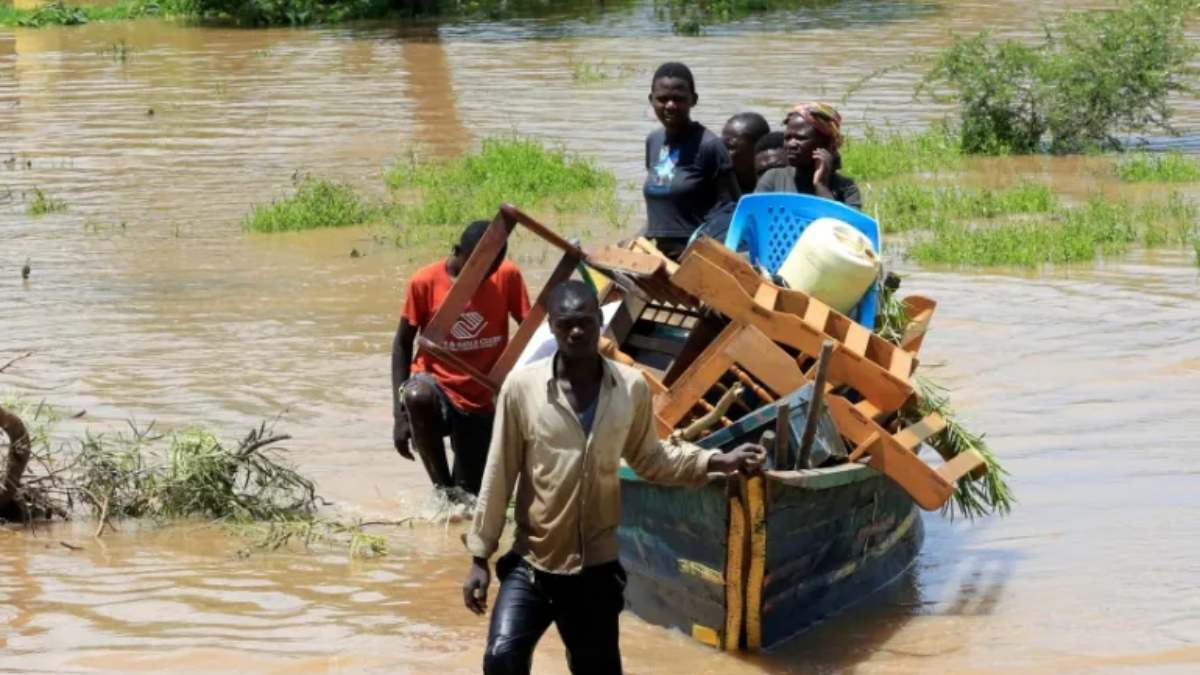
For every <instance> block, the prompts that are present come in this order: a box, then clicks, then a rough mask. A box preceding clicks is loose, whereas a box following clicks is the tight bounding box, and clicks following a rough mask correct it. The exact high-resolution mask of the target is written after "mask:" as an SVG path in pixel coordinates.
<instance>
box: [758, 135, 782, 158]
mask: <svg viewBox="0 0 1200 675" xmlns="http://www.w3.org/2000/svg"><path fill="white" fill-rule="evenodd" d="M783 139H784V136H783V132H782V131H772V132H771V133H769V134H766V135H765V136H763V137H762V138H760V139H758V142H757V143H755V144H754V154H758V153H760V152H766V151H767V150H778V149H780V148H782V147H783Z"/></svg>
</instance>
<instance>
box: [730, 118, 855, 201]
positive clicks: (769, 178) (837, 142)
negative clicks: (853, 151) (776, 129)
mask: <svg viewBox="0 0 1200 675" xmlns="http://www.w3.org/2000/svg"><path fill="white" fill-rule="evenodd" d="M784 124H786V125H787V130H786V131H785V132H784V149H785V150H787V156H788V164H789V166H787V167H786V168H782V169H770V170H769V171H767V172H766V173H764V174H763V175H762V178H760V179H759V180H758V187H757V188H755V190H754V191H755V192H797V193H800V194H809V195H816V196H818V197H824V198H825V199H833V200H835V201H839V202H842V203H843V204H845V205H846V206H852V207H854V208H856V209H862V197H861V196H860V195H859V192H858V186H857V185H855V184H854V181H852V180H850V179H849V178H847V177H845V176H843V175H841V174H840V173H838V166H839V164H840V157H839V156H838V154H837V151H838V148H839V147H840V146H841V144H842V128H841V127H842V116H841V115H839V114H838V112H837V111H836V110H834V109H833V107H832V106H830V105H829V104H827V103H809V104H805V105H798V106H796V107H795V108H794V109H793V110H792V112H790V113H788V116H787V118H786V119H784Z"/></svg>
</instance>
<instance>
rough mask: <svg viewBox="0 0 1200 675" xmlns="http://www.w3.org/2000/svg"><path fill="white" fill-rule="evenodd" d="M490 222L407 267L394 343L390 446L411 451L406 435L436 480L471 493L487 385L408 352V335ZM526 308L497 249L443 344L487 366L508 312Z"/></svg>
mask: <svg viewBox="0 0 1200 675" xmlns="http://www.w3.org/2000/svg"><path fill="white" fill-rule="evenodd" d="M488 225H489V223H488V221H486V220H477V221H475V222H473V223H471V224H470V225H468V226H467V229H466V230H464V231H463V233H462V236H461V237H460V238H459V241H458V244H457V245H456V246H454V248H453V249H451V251H450V255H449V256H448V257H447V258H446V259H444V260H439V261H437V262H435V263H432V264H430V265H426V266H425V267H422V268H421V269H419V270H417V271H416V273H414V274H413V275H412V278H410V279H409V280H408V289H407V291H406V293H405V297H404V309H403V313H402V315H401V317H400V325H399V326H398V327H397V328H396V339H395V341H394V342H393V343H392V411H393V418H394V420H395V424H394V426H393V430H392V440H393V442H394V443H395V446H396V451H397V452H399V453H400V455H401V456H402V457H404V458H406V459H410V460H411V459H413V456H412V451H411V450H410V449H409V442H410V441H411V444H412V448H413V449H415V450H416V451H417V454H418V455H420V456H421V462H422V463H423V464H424V465H425V471H426V472H427V473H428V474H429V479H430V480H432V481H433V484H434V485H435V486H436V487H439V488H448V487H451V486H457V487H460V488H462V489H463V490H466V491H467V492H470V493H471V494H478V492H479V484H480V482H481V481H482V480H483V467H484V464H485V462H486V460H487V449H488V443H489V442H490V440H491V435H492V415H493V413H494V407H493V406H494V402H493V401H492V392H491V390H490V389H488V388H487V387H486V386H484V385H482V384H480V383H478V382H476V381H475V380H473V379H471V377H470V376H469V375H467V374H465V373H462V372H459V371H458V370H457V369H455V368H454V367H453V366H451V365H449V364H446V363H443V362H442V361H440V360H439V359H438V358H437V357H435V356H433V355H432V354H429V353H427V352H425V351H423V350H422V351H420V352H418V353H417V355H416V358H415V359H414V358H413V342H414V341H415V339H416V337H417V333H418V332H421V331H424V330H425V328H426V327H427V326H428V325H429V321H430V320H431V319H432V318H433V315H434V314H435V313H436V312H437V310H438V308H439V307H441V305H442V302H443V301H444V300H445V299H446V296H447V295H448V294H449V293H450V287H451V286H452V285H453V284H454V279H455V278H456V277H457V276H458V273H459V271H460V270H461V269H462V268H463V266H464V265H466V263H467V258H469V257H470V256H471V252H472V251H474V250H475V246H476V245H477V244H478V243H479V240H480V239H481V238H482V237H483V233H484V232H486V231H487V228H488ZM528 314H529V294H528V293H527V292H526V290H525V281H524V280H523V279H522V278H521V271H520V270H519V269H517V266H516V265H515V264H514V263H512V262H511V261H509V260H508V259H506V258H505V257H504V252H503V251H502V252H501V254H500V257H499V258H498V259H497V264H496V265H495V267H493V268H492V271H491V274H489V275H488V278H487V279H486V280H485V281H484V282H483V285H481V286H480V287H479V290H477V291H476V292H475V295H474V296H473V297H472V298H471V300H470V302H468V303H467V306H466V307H465V308H464V309H463V312H462V314H460V315H459V318H458V321H457V322H455V324H454V326H453V327H452V328H451V329H450V334H449V335H448V336H447V338H446V343H445V345H444V346H445V348H446V349H448V350H450V351H453V352H454V353H455V355H457V356H458V357H459V358H461V359H462V360H463V361H466V362H467V363H469V364H470V365H472V366H474V367H475V369H476V370H479V371H480V372H484V373H486V372H488V371H489V370H491V369H492V366H493V365H494V364H495V363H496V360H497V359H498V358H499V357H500V354H501V353H502V352H503V351H504V347H505V346H506V345H507V344H508V317H509V316H511V317H512V318H513V319H516V321H517V322H518V323H520V322H521V321H524V320H525V317H526V316H527V315H528ZM444 436H450V446H451V447H452V448H453V449H454V470H453V471H451V470H450V468H449V467H448V466H447V462H446V451H445V445H444V443H443V442H442V438H443V437H444Z"/></svg>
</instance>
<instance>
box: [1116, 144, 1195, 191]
mask: <svg viewBox="0 0 1200 675" xmlns="http://www.w3.org/2000/svg"><path fill="white" fill-rule="evenodd" d="M1113 171H1114V172H1115V173H1116V175H1117V177H1118V178H1120V179H1121V180H1123V181H1125V182H1127V183H1146V182H1154V183H1191V182H1195V181H1200V161H1197V160H1196V159H1195V158H1193V157H1188V156H1187V155H1184V154H1183V153H1180V152H1168V153H1165V154H1160V155H1152V154H1148V153H1137V154H1132V155H1127V156H1125V157H1121V158H1120V159H1118V160H1117V162H1116V164H1114V165H1113Z"/></svg>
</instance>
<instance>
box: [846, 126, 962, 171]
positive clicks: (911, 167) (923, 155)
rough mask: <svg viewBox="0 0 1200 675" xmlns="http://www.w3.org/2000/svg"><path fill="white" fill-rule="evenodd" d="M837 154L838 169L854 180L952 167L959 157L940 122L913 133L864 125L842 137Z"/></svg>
mask: <svg viewBox="0 0 1200 675" xmlns="http://www.w3.org/2000/svg"><path fill="white" fill-rule="evenodd" d="M841 155H842V171H843V172H844V173H845V174H846V175H847V176H850V177H851V178H854V179H855V180H857V181H870V180H881V179H884V178H893V177H895V176H900V175H906V174H927V173H938V172H945V171H953V170H956V169H958V168H959V167H961V166H962V158H963V154H962V150H961V149H960V147H959V142H958V139H957V138H956V137H955V136H954V134H953V133H951V132H950V131H949V130H948V129H947V128H946V127H944V126H941V125H935V126H933V127H931V128H929V129H926V130H925V131H921V132H917V133H903V132H899V131H890V130H880V129H877V128H875V127H871V126H868V127H867V128H866V130H865V131H864V132H863V135H862V136H853V137H850V138H849V139H847V140H846V144H845V145H844V146H843V147H842V149H841Z"/></svg>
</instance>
